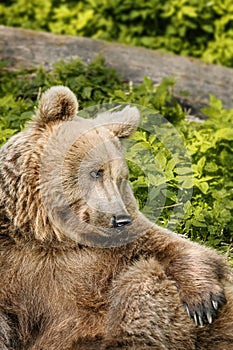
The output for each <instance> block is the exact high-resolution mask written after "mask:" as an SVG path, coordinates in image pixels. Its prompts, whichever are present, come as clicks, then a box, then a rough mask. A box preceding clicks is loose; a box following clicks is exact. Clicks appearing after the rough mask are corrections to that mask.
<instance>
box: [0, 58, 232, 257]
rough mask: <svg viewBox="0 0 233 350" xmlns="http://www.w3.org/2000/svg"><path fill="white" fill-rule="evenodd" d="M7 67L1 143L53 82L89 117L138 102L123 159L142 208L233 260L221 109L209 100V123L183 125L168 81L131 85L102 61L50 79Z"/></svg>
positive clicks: (59, 70)
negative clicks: (102, 108) (69, 92)
mask: <svg viewBox="0 0 233 350" xmlns="http://www.w3.org/2000/svg"><path fill="white" fill-rule="evenodd" d="M6 68H7V67H4V66H3V65H2V67H1V69H0V79H1V81H2V84H1V85H0V115H1V117H0V143H1V144H3V143H4V142H5V141H6V140H7V139H8V138H9V137H10V136H11V135H12V134H14V133H16V132H17V131H19V130H21V129H22V128H23V127H24V125H25V122H26V121H27V120H28V119H29V118H30V117H31V115H32V114H33V113H34V111H35V108H36V106H37V100H38V97H40V95H41V93H42V92H43V91H44V90H46V89H47V88H48V87H50V86H52V85H55V84H64V85H67V86H69V87H70V88H71V89H72V90H73V91H74V92H75V94H76V95H77V97H78V100H79V104H80V109H82V108H85V110H87V111H88V110H89V111H91V113H93V111H95V109H96V108H98V106H97V107H96V105H100V104H103V103H107V104H108V105H107V107H108V106H111V105H112V104H113V103H115V102H120V103H123V104H124V103H126V104H129V103H131V104H137V105H138V108H139V109H140V112H141V115H142V117H143V118H142V123H141V125H140V128H139V130H138V131H137V132H136V133H135V135H134V137H133V138H132V139H131V140H130V143H129V144H128V145H127V153H126V155H127V159H128V160H129V161H128V164H129V168H130V181H131V184H132V187H133V190H134V193H135V195H136V198H137V200H138V203H139V206H140V208H141V210H142V211H143V212H144V213H145V214H146V215H147V216H148V217H149V218H151V219H152V220H155V221H157V222H158V224H160V225H164V226H168V227H170V228H172V229H175V230H176V231H177V232H179V233H181V234H185V235H186V236H188V237H190V238H191V239H194V240H197V241H202V242H205V243H206V244H208V245H210V246H212V247H215V248H218V249H219V250H221V251H223V252H225V253H226V252H227V253H228V254H229V257H230V258H232V259H233V252H232V250H231V247H232V237H233V236H232V232H233V220H232V209H233V200H232V199H233V198H232V188H233V186H232V185H233V180H232V172H233V155H232V149H233V132H232V121H233V110H230V111H226V110H224V109H223V107H222V103H221V101H219V100H217V99H216V98H215V97H213V96H211V98H210V105H209V107H208V108H205V109H203V111H202V112H203V113H204V114H206V116H207V117H208V119H207V120H206V121H205V122H203V123H197V122H189V121H187V120H186V115H185V113H184V112H183V110H182V108H181V106H180V105H179V104H178V103H177V102H176V101H175V100H174V98H173V96H172V87H173V85H174V81H173V80H172V79H165V80H164V81H163V82H162V84H161V85H159V86H154V84H153V83H152V82H151V81H150V80H149V79H148V78H145V79H144V82H143V83H142V84H141V85H138V86H132V85H131V84H126V83H124V82H123V80H122V79H121V78H120V77H119V76H118V75H117V73H116V72H115V71H114V70H112V69H110V68H107V67H106V66H105V64H104V61H103V60H102V58H101V57H99V58H98V59H96V60H95V61H93V62H92V63H90V64H89V65H84V64H83V63H82V62H81V61H78V60H73V61H71V62H70V63H65V62H60V63H58V64H56V65H55V67H54V69H53V70H52V71H51V72H49V73H48V72H45V71H44V70H43V69H41V68H39V69H36V70H30V71H20V72H13V73H12V72H9V71H7V69H6ZM87 107H89V109H88V108H87ZM107 107H106V108H107ZM84 112H85V111H84ZM84 112H82V111H81V114H84V116H88V113H86V112H85V113H86V115H85V113H84ZM165 117H166V118H165ZM190 157H191V159H190ZM191 163H192V164H191Z"/></svg>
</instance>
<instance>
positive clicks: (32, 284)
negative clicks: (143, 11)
mask: <svg viewBox="0 0 233 350" xmlns="http://www.w3.org/2000/svg"><path fill="white" fill-rule="evenodd" d="M77 109H78V105H77V101H76V98H75V96H74V94H73V93H72V92H71V91H70V90H69V89H68V88H65V87H62V86H58V87H54V88H52V89H50V90H48V91H47V92H46V93H45V94H44V95H43V97H42V100H41V103H40V106H39V109H38V112H37V115H36V116H35V118H34V120H33V121H32V123H31V124H30V125H29V126H28V128H27V129H26V130H25V131H23V132H21V133H19V134H18V135H16V136H13V137H12V138H11V139H10V140H9V141H8V142H7V143H6V145H4V146H3V147H2V149H1V151H0V162H1V163H0V164H1V166H0V225H1V231H0V244H1V245H0V249H1V251H0V271H1V279H0V349H1V350H84V349H85V350H86V349H89V350H91V349H103V350H104V349H105V350H107V349H125V350H126V349H128V350H129V349H130V350H133V349H137V350H138V349H139V350H144V349H154V350H232V349H233V293H232V291H233V290H232V282H231V278H230V273H229V271H228V267H227V266H226V263H225V261H224V259H223V258H222V257H221V256H219V255H218V254H217V253H216V252H215V251H213V250H210V249H208V248H206V247H204V246H201V245H199V244H197V243H193V242H190V241H189V240H186V239H184V238H181V237H180V236H178V235H176V234H174V233H172V232H169V231H167V230H165V229H163V228H160V227H158V226H156V225H154V224H152V223H150V222H149V221H148V220H147V219H146V218H144V217H143V216H142V214H140V213H139V211H138V209H137V205H136V202H135V200H134V197H133V195H132V192H131V190H130V188H129V185H128V181H127V167H126V164H125V159H124V155H123V152H122V149H121V144H120V141H119V138H122V137H128V136H130V135H131V134H132V133H133V132H134V130H135V129H136V128H137V124H138V118H139V115H138V111H137V109H136V108H129V107H126V108H125V109H123V110H122V111H118V112H117V111H112V112H106V113H103V114H101V115H99V116H98V117H97V118H96V119H94V120H84V119H82V118H77V117H76V113H77ZM60 126H62V128H60ZM67 130H68V131H67ZM77 130H78V131H77ZM70 138H71V141H72V142H69V139H70ZM67 140H68V141H67ZM67 142H68V146H67ZM98 162H99V163H98ZM98 166H99V167H100V168H101V172H99V168H98ZM61 170H62V176H61V177H59V176H60V175H59V174H61ZM97 170H98V171H97ZM93 172H94V173H93ZM93 174H94V175H93ZM93 176H96V179H93ZM60 180H61V181H62V186H60V183H59V181H60ZM93 181H94V182H93ZM93 183H94V185H93ZM92 186H94V187H92ZM61 189H62V191H64V193H65V198H66V199H64V198H63V196H62V193H61ZM93 193H94V194H93ZM96 195H99V197H98V196H97V197H96ZM105 197H106V198H105ZM100 198H101V199H102V200H100ZM113 198H114V199H115V200H114V201H113V200H112V199H113ZM67 203H68V205H67ZM55 204H56V205H55ZM70 208H71V209H72V210H69V209H70ZM129 215H130V216H129ZM119 216H120V217H127V218H129V217H131V219H132V224H131V225H127V227H125V228H122V229H120V228H114V225H112V224H111V223H112V222H113V221H111V220H112V218H114V220H115V218H116V217H119ZM75 218H78V219H79V220H78V221H77V220H76V219H75ZM135 222H136V224H134V223H135ZM112 226H113V227H112ZM114 233H115V234H116V236H117V237H118V235H119V240H122V244H118V243H117V242H118V240H117V239H116V238H115V236H114ZM108 234H109V236H108ZM112 234H113V237H112V236H111V235H112ZM106 237H107V238H106ZM111 237H112V238H111ZM110 238H111V239H112V244H109V239H110ZM225 301H226V303H225ZM186 311H188V313H189V314H190V316H191V317H189V315H188V313H187V312H186ZM192 318H193V319H195V321H196V322H197V323H199V324H202V323H203V326H202V327H200V325H195V323H194V321H193V319H192Z"/></svg>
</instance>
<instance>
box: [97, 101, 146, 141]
mask: <svg viewBox="0 0 233 350" xmlns="http://www.w3.org/2000/svg"><path fill="white" fill-rule="evenodd" d="M96 122H97V123H98V125H99V126H105V127H106V128H108V129H109V130H110V131H112V132H113V133H114V135H115V136H117V137H119V138H123V137H129V136H130V135H132V134H133V133H134V132H135V131H136V130H137V127H138V125H139V122H140V113H139V110H138V109H137V107H130V106H126V107H125V108H124V109H122V110H121V111H117V112H116V111H114V109H113V110H110V111H107V112H103V113H100V114H98V116H97V118H96Z"/></svg>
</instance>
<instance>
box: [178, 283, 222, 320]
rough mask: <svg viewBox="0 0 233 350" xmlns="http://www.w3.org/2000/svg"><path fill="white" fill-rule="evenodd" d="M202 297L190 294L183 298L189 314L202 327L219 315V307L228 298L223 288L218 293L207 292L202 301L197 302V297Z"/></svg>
mask: <svg viewBox="0 0 233 350" xmlns="http://www.w3.org/2000/svg"><path fill="white" fill-rule="evenodd" d="M219 289H220V288H219ZM203 297H204V298H203ZM200 298H201V295H199V296H198V298H197V296H196V297H195V296H194V295H193V296H192V295H189V296H187V297H186V298H182V299H183V300H182V301H183V305H184V307H185V309H186V312H187V314H188V316H189V317H190V318H191V319H193V321H194V322H195V324H196V325H197V326H201V327H202V326H204V325H205V324H208V323H209V324H211V323H212V322H213V321H214V319H215V318H216V317H217V316H218V312H219V309H220V308H221V307H222V306H223V305H224V304H226V298H225V294H224V292H223V290H219V291H218V292H216V293H213V292H209V293H207V292H205V293H203V295H202V301H198V302H195V299H196V300H197V299H200Z"/></svg>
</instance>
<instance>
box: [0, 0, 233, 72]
mask: <svg viewBox="0 0 233 350" xmlns="http://www.w3.org/2000/svg"><path fill="white" fill-rule="evenodd" d="M0 23H1V24H5V25H8V26H18V27H23V28H28V29H34V30H43V31H48V32H53V33H57V34H70V35H79V36H86V37H91V38H96V39H104V40H111V41H118V42H120V43H125V44H129V45H138V46H144V47H147V48H152V49H159V50H165V51H168V52H173V53H176V54H180V55H188V56H193V57H198V58H201V59H203V60H205V61H207V62H212V63H217V64H221V65H225V66H228V67H233V2H232V0H163V1H161V0H149V1H147V0H124V1H122V0H82V1H72V0H68V1H65V0H40V1H38V0H30V1H28V0H16V1H13V0H5V1H1V4H0Z"/></svg>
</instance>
